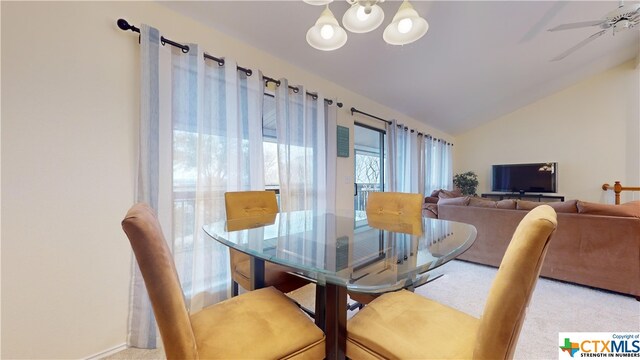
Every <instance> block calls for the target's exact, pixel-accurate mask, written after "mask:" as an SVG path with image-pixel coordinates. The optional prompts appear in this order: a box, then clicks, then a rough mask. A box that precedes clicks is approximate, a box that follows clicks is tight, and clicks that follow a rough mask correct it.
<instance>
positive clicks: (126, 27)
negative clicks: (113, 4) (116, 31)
mask: <svg viewBox="0 0 640 360" xmlns="http://www.w3.org/2000/svg"><path fill="white" fill-rule="evenodd" d="M118 27H119V28H120V29H122V30H129V29H131V25H129V22H128V21H127V20H125V19H118Z"/></svg>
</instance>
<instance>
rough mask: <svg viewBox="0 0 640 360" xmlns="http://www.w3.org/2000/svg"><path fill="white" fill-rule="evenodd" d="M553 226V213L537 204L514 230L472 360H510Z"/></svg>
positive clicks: (488, 300)
mask: <svg viewBox="0 0 640 360" xmlns="http://www.w3.org/2000/svg"><path fill="white" fill-rule="evenodd" d="M556 226H557V219H556V212H555V210H553V208H551V207H550V206H549V205H540V206H538V207H536V208H534V209H533V210H531V211H530V212H529V213H528V214H527V215H526V216H525V217H524V219H522V221H521V222H520V224H519V225H518V227H517V228H516V231H515V233H514V234H513V237H512V238H511V243H509V247H508V248H507V251H506V253H505V254H504V258H503V259H502V262H501V264H500V268H499V269H498V273H497V274H496V277H495V279H494V280H493V285H492V286H491V291H490V292H489V297H488V299H487V302H486V304H485V307H484V312H483V314H482V318H481V321H480V327H479V329H478V337H477V340H476V345H475V348H474V352H473V358H474V359H510V358H513V353H514V351H515V347H516V344H517V342H518V337H519V335H520V329H522V323H523V321H524V317H525V312H526V308H527V306H528V304H529V300H530V299H531V295H532V294H533V290H534V288H535V285H536V282H537V280H538V276H539V275H540V268H541V267H542V262H543V261H544V257H545V255H546V252H547V247H548V245H549V240H550V239H551V235H552V234H553V232H554V231H555V229H556Z"/></svg>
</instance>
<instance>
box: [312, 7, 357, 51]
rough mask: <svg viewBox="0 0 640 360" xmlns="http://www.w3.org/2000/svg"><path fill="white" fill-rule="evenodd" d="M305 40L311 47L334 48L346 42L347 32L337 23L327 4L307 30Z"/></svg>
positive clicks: (327, 49) (319, 48)
mask: <svg viewBox="0 0 640 360" xmlns="http://www.w3.org/2000/svg"><path fill="white" fill-rule="evenodd" d="M307 42H308V43H309V45H311V46H312V47H313V48H316V49H318V50H323V51H331V50H336V49H339V48H341V47H342V45H344V44H345V43H346V42H347V32H346V31H344V29H343V28H341V27H340V24H338V20H336V17H335V16H333V13H332V12H331V10H329V6H327V7H326V8H325V9H324V11H323V12H322V14H321V15H320V18H318V21H316V23H315V25H313V26H312V27H311V28H310V29H309V30H308V31H307Z"/></svg>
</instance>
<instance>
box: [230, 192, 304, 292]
mask: <svg viewBox="0 0 640 360" xmlns="http://www.w3.org/2000/svg"><path fill="white" fill-rule="evenodd" d="M224 203H225V207H226V211H227V220H235V219H242V218H248V217H255V216H261V215H268V214H277V213H278V201H277V200H276V193H275V192H273V191H233V192H227V193H225V194H224ZM229 257H230V260H229V263H230V264H231V280H232V281H233V284H232V286H233V288H232V296H236V295H238V285H240V286H242V287H243V288H245V289H246V290H253V289H252V288H251V270H250V263H249V259H250V257H249V255H247V254H244V253H242V252H240V251H238V250H235V249H232V248H229ZM264 265H265V266H264V267H265V269H264V285H265V287H267V286H274V287H275V288H277V289H278V290H280V291H282V292H285V293H286V292H289V291H292V290H295V289H297V288H299V287H302V286H304V285H306V284H308V283H309V281H307V280H305V279H303V278H300V277H298V276H295V275H291V274H289V273H288V272H289V271H293V269H289V268H287V267H285V266H280V265H277V264H274V263H270V262H265V264H264Z"/></svg>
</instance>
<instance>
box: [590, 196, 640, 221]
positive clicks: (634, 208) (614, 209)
mask: <svg viewBox="0 0 640 360" xmlns="http://www.w3.org/2000/svg"><path fill="white" fill-rule="evenodd" d="M578 213H580V214H591V215H607V216H623V217H637V218H640V201H631V202H628V203H625V204H622V205H611V204H599V203H592V202H587V201H580V200H578Z"/></svg>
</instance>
